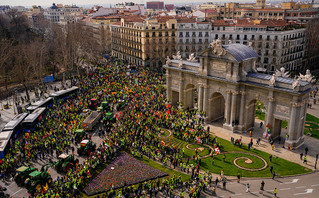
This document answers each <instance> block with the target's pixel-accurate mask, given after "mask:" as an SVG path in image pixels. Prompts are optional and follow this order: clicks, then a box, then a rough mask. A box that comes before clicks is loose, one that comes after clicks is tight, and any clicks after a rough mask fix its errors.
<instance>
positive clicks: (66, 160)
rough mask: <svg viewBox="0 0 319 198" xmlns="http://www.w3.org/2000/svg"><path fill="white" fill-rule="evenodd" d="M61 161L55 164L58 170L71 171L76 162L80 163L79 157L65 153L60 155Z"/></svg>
mask: <svg viewBox="0 0 319 198" xmlns="http://www.w3.org/2000/svg"><path fill="white" fill-rule="evenodd" d="M58 159H59V161H57V163H56V164H55V169H56V170H57V171H58V172H64V173H67V172H69V170H70V169H72V168H73V167H74V166H75V165H76V164H78V163H79V160H78V159H75V158H74V155H67V154H65V153H63V154H61V155H59V158H58Z"/></svg>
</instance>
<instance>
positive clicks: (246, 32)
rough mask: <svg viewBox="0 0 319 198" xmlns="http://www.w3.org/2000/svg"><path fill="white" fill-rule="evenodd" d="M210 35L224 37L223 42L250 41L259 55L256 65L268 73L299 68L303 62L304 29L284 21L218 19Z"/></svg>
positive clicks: (248, 42)
mask: <svg viewBox="0 0 319 198" xmlns="http://www.w3.org/2000/svg"><path fill="white" fill-rule="evenodd" d="M294 27H295V28H294ZM211 38H212V39H221V40H222V42H223V43H224V44H227V43H229V42H231V43H240V44H244V45H249V44H250V45H251V47H252V48H253V49H254V50H255V51H256V52H257V53H258V55H259V57H258V59H257V62H256V65H257V68H259V69H260V70H261V71H266V72H267V73H273V72H275V70H276V69H280V68H281V67H284V68H286V69H287V70H289V71H297V70H300V69H301V68H302V65H303V58H304V56H305V28H300V26H293V25H289V24H288V23H286V22H285V21H259V22H258V23H253V22H252V21H249V20H246V19H244V20H237V22H235V21H225V20H221V21H218V20H215V21H214V23H213V27H212V32H211Z"/></svg>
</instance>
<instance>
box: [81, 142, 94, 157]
mask: <svg viewBox="0 0 319 198" xmlns="http://www.w3.org/2000/svg"><path fill="white" fill-rule="evenodd" d="M95 148H96V144H95V143H94V142H92V141H91V140H82V142H81V144H80V146H79V147H78V154H79V155H90V154H91V152H93V151H95Z"/></svg>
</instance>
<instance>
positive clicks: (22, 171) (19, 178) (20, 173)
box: [14, 166, 38, 186]
mask: <svg viewBox="0 0 319 198" xmlns="http://www.w3.org/2000/svg"><path fill="white" fill-rule="evenodd" d="M36 170H38V169H37V168H31V167H26V166H21V167H20V168H18V169H17V170H16V175H15V176H14V181H15V182H16V183H17V185H18V186H22V185H23V184H24V181H25V180H26V179H27V178H29V174H30V173H32V172H33V171H36Z"/></svg>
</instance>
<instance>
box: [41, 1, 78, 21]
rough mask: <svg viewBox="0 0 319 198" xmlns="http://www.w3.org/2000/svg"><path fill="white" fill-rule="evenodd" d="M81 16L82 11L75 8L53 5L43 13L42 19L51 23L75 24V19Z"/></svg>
mask: <svg viewBox="0 0 319 198" xmlns="http://www.w3.org/2000/svg"><path fill="white" fill-rule="evenodd" d="M81 14H82V9H81V8H79V7H77V6H64V7H62V5H59V6H58V5H55V3H53V5H52V6H51V7H49V8H47V9H45V11H44V17H45V18H46V19H48V20H49V21H50V22H53V23H60V24H68V23H75V22H76V17H77V16H78V15H81Z"/></svg>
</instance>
